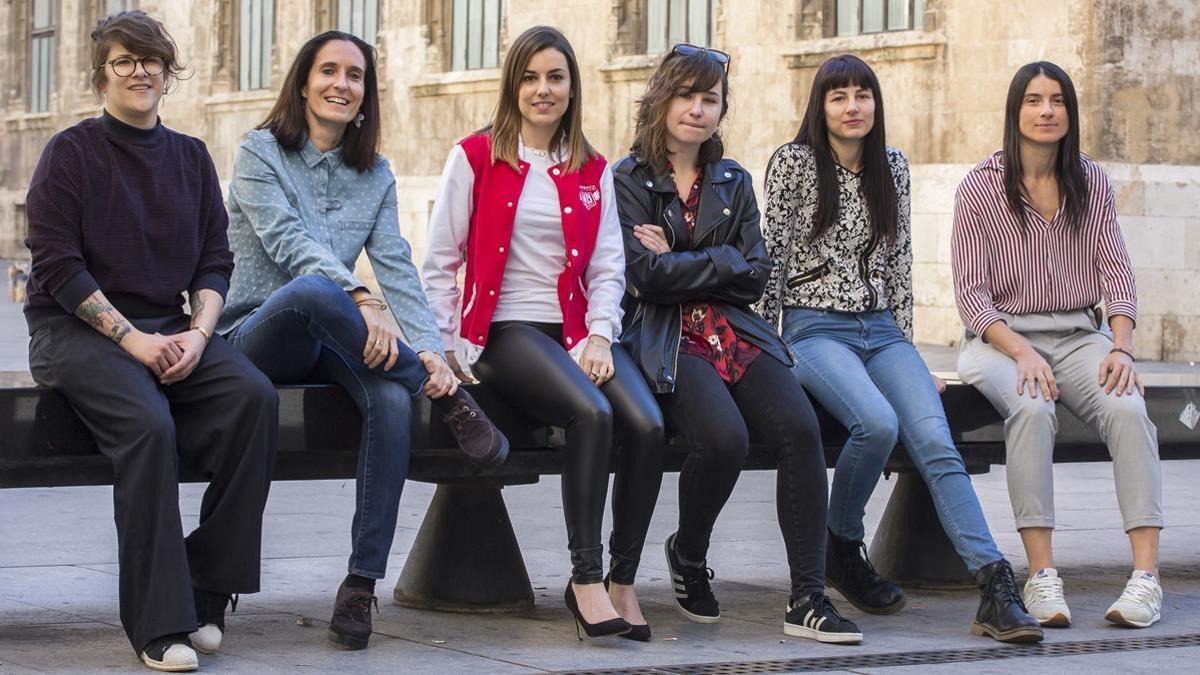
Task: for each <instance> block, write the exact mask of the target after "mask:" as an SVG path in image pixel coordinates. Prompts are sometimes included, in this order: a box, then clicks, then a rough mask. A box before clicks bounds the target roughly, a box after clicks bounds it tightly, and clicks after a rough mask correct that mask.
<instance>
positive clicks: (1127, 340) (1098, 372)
mask: <svg viewBox="0 0 1200 675" xmlns="http://www.w3.org/2000/svg"><path fill="white" fill-rule="evenodd" d="M1116 216H1117V214H1116V207H1115V204H1114V198H1113V190H1112V187H1111V186H1110V185H1109V183H1108V178H1107V177H1106V176H1105V175H1104V171H1103V170H1101V168H1100V167H1099V166H1098V165H1097V164H1096V163H1095V162H1093V161H1092V160H1091V159H1089V158H1088V157H1085V156H1084V155H1082V154H1081V153H1080V152H1079V113H1078V105H1077V103H1076V97H1075V88H1074V85H1072V83H1071V79H1070V77H1069V76H1068V75H1067V74H1066V73H1065V72H1064V71H1063V70H1062V69H1061V68H1059V67H1058V66H1056V65H1054V64H1052V63H1047V62H1044V61H1042V62H1037V63H1031V64H1029V65H1026V66H1024V67H1022V68H1021V69H1020V70H1018V71H1017V74H1016V76H1015V77H1014V78H1013V80H1012V84H1011V85H1010V87H1009V90H1008V101H1007V103H1006V105H1005V118H1004V149H1003V150H1001V151H999V152H997V153H995V154H993V155H992V156H991V157H989V158H987V159H986V160H984V161H983V162H982V163H980V164H979V165H978V166H976V167H975V168H974V169H972V170H971V172H970V173H968V174H967V177H966V178H964V179H963V181H962V183H961V184H960V185H959V187H958V193H957V195H956V197H955V202H954V235H953V240H952V249H953V266H954V295H955V300H956V301H957V304H958V311H959V314H960V315H961V316H962V320H963V323H964V324H966V327H967V333H966V337H965V339H964V340H963V343H962V348H961V350H960V352H959V357H958V372H959V375H960V376H961V377H962V378H963V379H964V380H965V381H967V382H969V383H970V384H972V385H974V386H975V387H976V388H978V389H979V390H980V391H981V392H982V393H983V394H984V395H985V396H987V398H988V399H989V400H990V401H991V402H992V404H993V405H994V406H996V409H997V410H998V411H999V412H1000V414H1002V415H1003V416H1004V418H1005V442H1006V444H1007V448H1008V451H1007V455H1008V457H1007V462H1008V490H1009V498H1010V499H1011V500H1012V506H1013V514H1014V516H1015V517H1016V522H1017V529H1018V530H1019V531H1020V533H1021V540H1022V542H1023V543H1024V545H1025V551H1026V553H1027V555H1028V558H1029V571H1030V576H1029V580H1028V582H1027V583H1026V584H1025V589H1024V599H1025V604H1026V605H1027V606H1028V607H1029V610H1030V613H1032V614H1033V615H1034V616H1036V617H1037V618H1038V620H1039V621H1041V622H1042V624H1043V625H1049V626H1067V625H1069V624H1070V621H1071V613H1070V610H1069V609H1068V607H1067V603H1066V600H1065V598H1064V595H1063V585H1062V580H1061V579H1060V578H1059V576H1058V572H1057V571H1056V570H1055V569H1054V559H1053V555H1052V551H1051V532H1052V531H1053V528H1054V483H1053V473H1052V461H1053V453H1054V435H1055V432H1056V431H1057V429H1058V423H1057V419H1056V417H1055V402H1056V401H1059V400H1061V401H1062V403H1063V405H1065V406H1066V407H1067V409H1068V410H1070V411H1071V412H1072V413H1074V414H1075V416H1077V417H1078V418H1079V419H1081V420H1083V421H1084V422H1085V423H1087V424H1089V425H1091V426H1093V427H1095V428H1097V429H1098V430H1099V432H1100V434H1101V436H1102V437H1103V438H1104V439H1105V441H1106V442H1107V443H1108V448H1109V452H1110V453H1111V454H1112V457H1113V471H1114V473H1115V475H1116V486H1117V499H1118V502H1119V504H1120V507H1121V517H1122V520H1123V521H1124V527H1125V530H1126V532H1128V534H1129V540H1130V543H1131V544H1132V547H1133V567H1134V571H1133V574H1132V576H1131V577H1130V580H1129V582H1128V584H1127V585H1126V587H1125V591H1124V593H1122V595H1121V597H1120V598H1119V599H1118V600H1117V601H1116V602H1115V603H1113V604H1112V606H1110V607H1109V608H1108V612H1107V613H1106V614H1105V617H1106V618H1107V619H1108V620H1109V621H1112V622H1114V623H1118V624H1123V625H1127V626H1136V627H1146V626H1149V625H1151V624H1152V623H1154V622H1155V621H1158V619H1159V617H1160V613H1161V607H1162V588H1161V587H1160V586H1159V582H1158V578H1157V574H1158V569H1157V568H1158V538H1159V530H1160V529H1161V528H1162V526H1163V519H1162V487H1161V478H1160V472H1159V460H1158V442H1157V438H1156V436H1155V434H1156V430H1155V428H1154V425H1153V424H1152V423H1151V422H1150V419H1149V418H1148V417H1147V415H1146V404H1145V401H1144V400H1143V398H1142V394H1143V387H1142V382H1141V378H1140V377H1139V376H1138V373H1137V370H1136V369H1135V367H1134V360H1133V355H1132V351H1133V328H1134V323H1135V321H1136V320H1137V305H1136V302H1137V301H1136V294H1135V291H1134V282H1133V270H1132V269H1131V266H1130V263H1129V255H1128V254H1127V253H1126V251H1125V244H1124V241H1123V240H1122V239H1121V230H1120V228H1119V227H1118V226H1117V217H1116ZM1101 299H1103V300H1104V304H1105V308H1106V309H1107V315H1108V322H1107V324H1106V323H1105V322H1104V321H1103V320H1102V318H1101V316H1102V315H1101V314H1100V312H1099V311H1097V310H1095V309H1094V307H1095V306H1096V305H1097V304H1098V303H1099V301H1100V300H1101Z"/></svg>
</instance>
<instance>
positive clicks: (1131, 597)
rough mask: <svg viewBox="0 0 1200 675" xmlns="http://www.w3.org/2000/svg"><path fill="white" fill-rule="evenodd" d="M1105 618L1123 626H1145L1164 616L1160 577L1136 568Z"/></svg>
mask: <svg viewBox="0 0 1200 675" xmlns="http://www.w3.org/2000/svg"><path fill="white" fill-rule="evenodd" d="M1104 618H1106V619H1108V620H1109V621H1111V622H1113V623H1118V624H1121V625H1122V626H1133V627H1134V628H1145V627H1147V626H1149V625H1151V624H1153V623H1154V622H1156V621H1158V620H1159V619H1161V618H1162V586H1161V585H1159V583H1158V577H1156V576H1154V575H1153V574H1152V573H1150V572H1146V571H1144V570H1134V571H1133V575H1132V576H1130V577H1129V582H1128V583H1126V584H1125V591H1124V592H1122V593H1121V597H1119V598H1117V601H1116V602H1114V603H1113V604H1112V606H1111V607H1109V608H1108V612H1106V613H1105V614H1104Z"/></svg>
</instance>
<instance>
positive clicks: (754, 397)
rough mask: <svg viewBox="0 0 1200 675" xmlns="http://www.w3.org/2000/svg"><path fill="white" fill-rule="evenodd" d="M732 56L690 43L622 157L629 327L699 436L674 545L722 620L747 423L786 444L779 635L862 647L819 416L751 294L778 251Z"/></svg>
mask: <svg viewBox="0 0 1200 675" xmlns="http://www.w3.org/2000/svg"><path fill="white" fill-rule="evenodd" d="M728 66H729V55H728V54H725V53H724V52H721V51H717V50H713V49H703V48H700V47H696V46H694V45H686V44H680V45H676V46H675V48H674V49H673V50H672V51H671V52H670V53H669V54H667V55H666V56H665V57H664V58H663V60H662V62H661V63H660V64H659V66H658V69H657V70H656V71H655V73H654V75H653V76H651V78H650V81H649V83H648V84H647V85H646V93H645V95H643V96H642V98H641V100H640V101H639V103H638V109H637V131H636V136H635V139H634V144H633V148H632V150H633V152H632V153H631V154H630V155H628V156H626V157H625V158H623V159H622V160H620V161H619V162H617V164H616V167H615V168H614V169H613V173H614V180H615V181H616V187H617V206H618V208H619V210H620V213H621V230H622V233H623V234H624V236H625V253H626V257H627V258H628V266H627V268H626V274H627V277H628V281H629V291H628V295H627V296H626V314H625V317H626V318H625V332H624V333H623V335H622V337H621V340H622V342H624V343H625V344H626V345H628V346H629V349H630V351H631V353H632V354H633V357H634V359H636V360H637V362H638V365H640V366H641V369H642V374H643V375H644V376H645V377H646V379H647V380H649V381H650V383H651V386H652V387H654V391H655V393H656V394H658V400H659V404H660V405H661V406H662V409H663V414H664V416H665V418H666V420H667V422H668V423H669V424H670V425H671V428H672V430H673V431H674V433H676V434H678V435H680V436H682V437H683V438H684V439H686V440H687V441H688V442H689V444H690V445H691V446H692V447H693V448H694V449H693V450H692V452H691V453H689V455H688V458H687V460H686V462H685V463H684V466H683V470H682V471H681V472H680V475H679V529H678V530H677V531H676V533H675V534H672V535H671V536H670V537H668V538H667V542H666V557H667V564H668V566H669V567H670V570H671V578H672V582H673V583H674V593H675V605H676V607H677V609H678V610H679V611H680V612H681V613H682V614H683V615H684V616H685V617H687V618H688V619H690V620H692V621H696V622H698V623H715V622H717V621H718V620H720V617H721V612H720V606H719V604H718V602H717V599H716V597H715V596H714V594H713V591H712V586H711V584H710V583H709V581H710V579H712V577H713V573H712V570H710V569H708V565H707V555H708V548H709V540H710V537H711V535H712V531H713V526H714V524H715V523H716V520H717V516H718V515H719V514H720V512H721V509H722V508H723V507H724V506H725V502H726V500H728V499H729V495H730V493H731V492H732V491H733V487H734V485H735V484H736V483H737V479H738V475H739V474H740V473H741V470H742V465H743V463H744V462H745V460H746V453H747V450H748V448H749V436H750V434H751V433H753V434H754V435H755V436H756V437H758V438H760V439H762V441H763V442H765V443H766V444H767V445H769V446H770V447H771V448H772V450H774V451H775V452H776V453H777V456H778V462H779V464H778V466H779V471H778V478H777V488H776V507H777V510H778V515H779V528H780V530H781V532H782V534H783V540H784V546H785V550H786V552H787V560H788V567H789V570H790V572H791V598H790V600H789V602H788V603H787V610H786V612H785V618H784V632H786V633H787V634H789V635H796V636H799V637H807V638H811V639H815V640H820V641H822V642H846V643H853V642H859V641H861V640H862V633H860V632H859V630H858V627H857V626H855V625H854V623H853V622H851V621H848V620H846V619H844V618H843V617H842V616H841V615H839V614H838V612H837V609H836V608H834V606H833V604H832V603H831V602H830V601H829V598H828V596H826V595H825V583H824V576H825V575H824V569H823V568H824V562H825V556H824V552H823V550H822V548H823V546H824V544H825V499H826V479H825V457H824V453H823V451H822V447H821V437H820V431H819V429H818V424H817V417H816V413H815V412H814V411H813V408H812V404H811V403H809V401H808V397H806V396H805V395H804V390H803V389H802V388H801V387H800V384H799V382H797V381H796V378H795V377H794V376H793V375H792V372H791V367H792V358H791V356H789V355H788V351H787V347H785V346H784V344H783V342H782V341H781V340H780V339H779V335H778V333H776V331H775V329H774V328H773V327H772V326H770V325H769V324H768V323H767V322H766V321H763V319H762V317H760V316H759V315H758V314H756V313H755V312H754V311H753V310H752V309H751V308H750V304H751V303H753V302H756V301H757V300H758V299H759V297H760V296H761V295H762V291H763V286H764V284H765V283H766V281H767V278H768V277H769V275H770V271H771V260H770V257H769V256H768V255H767V250H766V247H765V246H764V245H763V240H762V235H761V233H760V232H759V229H758V220H759V215H758V204H757V203H756V201H755V199H754V187H753V185H752V183H751V179H750V174H749V173H748V172H747V171H746V170H745V169H743V168H742V167H741V165H739V164H738V163H737V162H735V161H733V160H732V159H729V158H727V157H724V150H725V148H724V145H723V143H722V142H721V138H720V134H719V133H718V132H717V127H718V125H719V124H720V122H721V120H722V119H723V118H724V117H725V113H726V111H727V110H728V108H729V81H728V74H727V69H728Z"/></svg>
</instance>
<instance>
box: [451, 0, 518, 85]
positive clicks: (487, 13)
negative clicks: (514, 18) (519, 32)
mask: <svg viewBox="0 0 1200 675" xmlns="http://www.w3.org/2000/svg"><path fill="white" fill-rule="evenodd" d="M453 1H454V5H453V11H452V24H451V25H452V29H451V38H450V68H451V69H452V70H475V69H477V68H495V67H496V66H497V65H499V63H500V19H501V17H502V16H503V15H504V5H505V2H504V0H453Z"/></svg>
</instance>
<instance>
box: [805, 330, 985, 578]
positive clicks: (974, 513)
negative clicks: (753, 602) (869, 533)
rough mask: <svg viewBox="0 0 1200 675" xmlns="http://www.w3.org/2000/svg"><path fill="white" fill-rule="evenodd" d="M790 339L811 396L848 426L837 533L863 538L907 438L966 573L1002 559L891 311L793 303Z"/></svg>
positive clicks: (832, 520) (836, 502)
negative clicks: (884, 477)
mask: <svg viewBox="0 0 1200 675" xmlns="http://www.w3.org/2000/svg"><path fill="white" fill-rule="evenodd" d="M783 339H784V341H785V342H787V344H788V346H789V347H790V348H791V350H792V353H793V354H794V355H795V357H796V369H795V370H796V374H797V376H798V377H799V378H800V381H801V383H802V384H803V385H804V388H805V389H806V390H808V393H809V395H811V396H812V397H813V398H815V399H816V400H817V401H818V402H820V404H821V406H822V407H824V408H825V410H826V411H828V412H829V414H831V415H833V417H835V418H836V419H837V420H838V421H840V422H841V423H842V424H843V425H845V427H846V428H847V429H848V430H849V431H850V438H849V439H848V440H847V441H846V445H845V446H844V447H843V448H842V453H841V455H840V456H839V457H838V463H837V469H836V470H835V471H834V474H833V484H832V486H831V489H830V494H829V529H830V531H832V532H833V533H834V534H836V535H837V536H839V537H842V538H844V539H849V540H852V541H858V540H861V539H862V538H863V536H864V532H863V515H864V513H865V512H866V507H867V500H869V499H870V498H871V493H872V492H874V491H875V485H876V484H877V483H878V481H879V476H880V474H881V473H882V472H883V468H884V465H885V464H886V463H887V459H888V456H889V455H890V454H891V452H892V448H893V447H895V445H896V438H897V437H899V438H900V439H901V440H902V441H903V442H904V447H905V448H906V449H907V450H908V454H909V457H911V458H912V461H913V464H915V465H916V467H917V470H918V471H919V472H920V473H921V477H922V478H924V479H925V483H926V484H927V485H928V486H929V492H930V494H931V495H932V496H933V505H934V508H935V509H936V510H937V514H938V519H939V520H940V521H941V523H942V528H943V529H944V530H945V531H946V534H947V536H949V537H950V541H951V543H953V544H954V550H955V551H957V552H958V555H959V557H961V558H962V560H963V562H964V563H966V565H967V569H969V570H970V571H971V572H972V573H974V572H977V571H979V569H980V568H982V567H985V566H987V565H989V564H991V563H993V562H996V561H997V560H1000V559H1002V558H1003V557H1004V556H1003V554H1001V553H1000V549H998V548H997V547H996V542H995V540H993V539H992V534H991V532H990V531H989V530H988V526H987V520H986V519H985V518H984V516H983V509H982V508H980V506H979V498H978V497H976V496H975V489H974V487H972V485H971V477H970V476H968V475H967V470H966V467H965V466H964V465H963V461H962V456H961V455H959V454H958V449H957V448H955V447H954V441H953V440H952V439H951V437H950V427H949V425H948V424H947V423H946V413H945V411H944V410H943V409H942V400H941V398H940V397H939V396H938V393H937V389H935V388H934V386H933V381H932V380H931V379H930V377H929V369H928V368H927V367H926V366H925V362H924V361H923V360H922V359H921V355H920V354H918V353H917V350H916V348H914V347H913V346H912V344H911V343H910V342H909V341H908V340H907V339H906V338H905V337H904V334H903V333H901V332H900V328H899V327H897V326H896V321H895V319H894V318H893V317H892V313H891V312H889V311H886V310H883V311H874V312H862V313H859V314H846V313H839V312H826V311H821V310H815V309H802V308H789V309H786V310H784V314H783Z"/></svg>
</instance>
